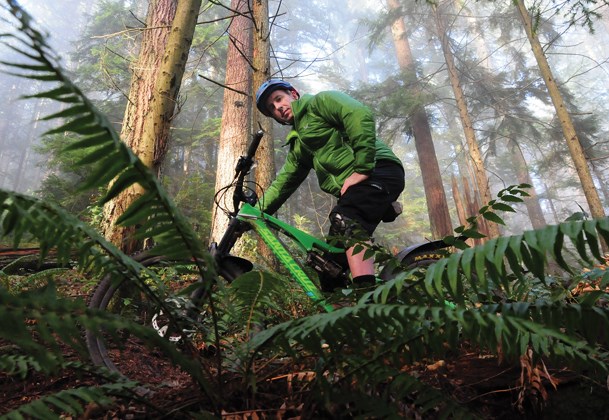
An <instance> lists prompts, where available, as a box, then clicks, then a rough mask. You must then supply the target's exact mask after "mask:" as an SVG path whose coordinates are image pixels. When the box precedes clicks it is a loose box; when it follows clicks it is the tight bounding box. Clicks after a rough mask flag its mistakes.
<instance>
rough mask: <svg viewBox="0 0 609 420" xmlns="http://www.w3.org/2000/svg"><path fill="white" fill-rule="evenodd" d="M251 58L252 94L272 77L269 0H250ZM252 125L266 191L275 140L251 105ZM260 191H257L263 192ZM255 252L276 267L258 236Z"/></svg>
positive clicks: (272, 173)
mask: <svg viewBox="0 0 609 420" xmlns="http://www.w3.org/2000/svg"><path fill="white" fill-rule="evenodd" d="M252 22H253V25H254V31H253V57H252V64H253V66H254V73H253V75H252V97H255V96H256V90H257V89H258V87H260V85H262V83H264V82H265V81H266V80H267V79H269V78H270V76H271V55H270V36H271V34H270V27H269V2H268V0H253V2H252ZM252 126H253V130H254V131H258V130H259V129H262V130H263V131H264V133H265V140H264V141H263V142H261V143H260V147H259V148H258V152H257V155H256V161H257V163H258V165H257V166H258V169H257V170H256V172H255V177H256V184H257V185H258V186H259V187H260V188H261V190H262V191H265V190H266V189H267V188H268V187H269V185H271V182H273V179H274V178H275V144H274V143H275V142H274V141H273V140H274V139H273V121H272V120H271V119H270V118H267V117H265V116H263V115H262V114H261V113H260V112H259V111H258V109H257V108H255V107H253V112H252ZM262 191H260V192H259V194H260V193H262ZM258 252H259V254H260V256H261V257H262V259H263V260H264V261H266V262H267V263H268V264H269V265H270V266H271V267H278V261H277V260H276V258H275V257H274V255H273V253H272V252H271V250H270V249H269V248H268V247H267V246H266V244H265V243H264V241H263V240H262V239H260V238H259V239H258Z"/></svg>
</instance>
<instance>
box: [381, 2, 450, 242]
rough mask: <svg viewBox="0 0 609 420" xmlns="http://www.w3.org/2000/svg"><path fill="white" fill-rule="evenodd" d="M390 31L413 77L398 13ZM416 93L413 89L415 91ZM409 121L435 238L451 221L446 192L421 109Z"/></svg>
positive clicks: (399, 57) (401, 61)
mask: <svg viewBox="0 0 609 420" xmlns="http://www.w3.org/2000/svg"><path fill="white" fill-rule="evenodd" d="M387 5H388V6H389V10H391V11H392V12H394V13H397V12H398V11H399V2H398V0H387ZM391 34H392V36H393V44H394V46H395V51H396V56H397V60H398V64H399V66H400V69H401V70H402V71H403V72H404V73H405V74H407V75H408V76H410V75H412V76H413V80H414V78H415V77H416V71H415V62H414V59H413V58H412V50H411V48H410V43H409V42H408V38H407V34H406V26H405V25H404V19H403V18H402V16H396V19H395V20H394V21H393V22H392V24H391ZM415 94H416V92H415ZM410 117H411V121H412V131H413V133H414V142H415V147H416V149H417V155H418V157H419V166H420V168H421V176H422V178H423V187H424V189H425V198H426V200H427V212H428V215H429V222H430V225H431V226H430V227H431V234H432V237H433V238H434V239H439V238H442V237H444V236H447V235H450V234H452V230H453V229H452V223H451V220H450V213H449V211H448V203H447V201H446V193H445V191H444V184H443V183H442V176H441V174H440V166H439V165H438V159H437V157H436V150H435V147H434V144H433V138H432V135H431V129H430V127H429V120H428V118H427V114H426V112H425V109H424V108H423V107H422V106H417V107H415V108H414V109H413V111H412V114H411V115H410Z"/></svg>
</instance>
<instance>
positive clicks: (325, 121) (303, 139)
mask: <svg viewBox="0 0 609 420" xmlns="http://www.w3.org/2000/svg"><path fill="white" fill-rule="evenodd" d="M292 112H293V114H294V127H293V129H292V130H291V131H290V133H289V134H288V137H287V143H286V144H288V145H289V146H290V150H289V152H288V156H287V159H286V162H285V164H284V165H283V167H282V168H281V170H280V171H279V173H278V174H277V178H276V179H275V181H273V183H272V184H271V185H270V186H269V188H268V189H267V190H266V192H265V193H264V196H263V197H262V199H261V200H260V205H261V206H262V208H263V210H264V211H265V212H267V213H269V214H273V213H275V212H276V211H277V210H278V209H279V208H280V207H281V206H282V205H283V203H284V202H285V201H286V200H287V199H288V198H289V197H290V196H291V195H292V193H294V191H295V190H296V189H297V188H298V186H299V185H300V184H301V183H302V182H303V181H304V180H305V178H306V177H307V175H308V174H309V172H310V170H311V169H313V170H315V173H316V175H317V179H318V181H319V186H320V187H321V189H322V190H323V191H325V192H327V193H330V194H332V195H334V196H335V197H337V198H338V197H339V196H340V190H341V187H342V185H343V183H344V182H345V179H347V177H349V175H351V174H352V173H353V172H357V173H361V174H368V173H371V172H372V170H373V169H374V166H375V163H376V161H377V160H379V159H386V160H391V161H394V162H396V163H398V164H399V165H401V164H402V163H401V162H400V160H399V159H398V157H397V156H396V155H395V154H394V153H393V152H392V151H391V149H390V148H389V147H388V146H387V145H386V144H384V143H383V142H381V141H380V140H378V139H377V138H376V127H375V123H374V118H373V116H372V112H371V111H370V110H369V109H368V108H367V107H365V106H364V105H362V104H361V103H360V102H358V101H356V100H355V99H353V98H351V97H350V96H348V95H346V94H344V93H341V92H336V91H328V92H321V93H318V94H317V95H315V96H313V95H302V96H301V97H300V98H299V99H297V100H295V101H293V102H292Z"/></svg>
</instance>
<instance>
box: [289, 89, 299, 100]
mask: <svg viewBox="0 0 609 420" xmlns="http://www.w3.org/2000/svg"><path fill="white" fill-rule="evenodd" d="M290 93H291V94H292V98H294V99H298V98H300V93H298V91H297V90H296V89H292V90H290Z"/></svg>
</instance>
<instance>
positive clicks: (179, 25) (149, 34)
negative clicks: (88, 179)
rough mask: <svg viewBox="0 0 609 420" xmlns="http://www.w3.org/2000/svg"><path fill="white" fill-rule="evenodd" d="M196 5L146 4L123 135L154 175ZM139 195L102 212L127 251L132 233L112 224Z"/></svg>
mask: <svg viewBox="0 0 609 420" xmlns="http://www.w3.org/2000/svg"><path fill="white" fill-rule="evenodd" d="M200 7H201V0H181V1H179V2H178V1H177V0H153V1H151V3H150V5H149V9H148V15H147V18H146V28H149V29H146V30H144V32H143V37H142V43H141V47H140V53H139V57H138V61H137V63H136V65H135V67H134V68H133V76H132V81H131V87H130V91H129V103H128V104H127V108H126V110H125V116H124V119H123V126H122V130H121V137H122V138H123V140H124V141H125V142H126V143H127V144H128V145H129V146H130V147H131V148H132V149H133V151H134V152H135V153H136V154H137V155H138V156H139V158H140V159H141V160H142V161H143V162H144V163H145V164H146V165H147V166H148V167H150V168H151V169H152V170H154V171H156V172H157V173H158V171H159V167H160V165H161V163H162V161H163V158H164V157H165V153H166V150H167V141H168V138H169V128H170V126H171V120H172V118H173V116H174V111H175V109H176V103H177V97H178V93H179V89H180V85H181V82H182V77H183V74H184V68H185V65H186V60H187V58H188V51H189V49H190V45H191V43H192V38H193V35H194V30H195V26H196V22H197V16H198V13H199V9H200ZM141 194H142V190H141V187H140V186H133V187H131V188H129V189H127V190H125V191H123V193H121V194H120V195H119V196H118V197H116V198H115V199H114V200H112V201H111V202H109V203H108V204H107V205H106V206H105V208H104V223H103V231H104V235H105V236H106V238H107V239H109V240H110V241H112V242H113V243H114V244H115V245H117V246H119V247H121V248H122V249H123V251H125V252H127V253H133V252H135V251H136V250H137V248H138V247H139V246H140V245H139V244H137V243H136V242H135V241H134V240H133V239H132V235H133V229H131V228H130V229H125V228H122V227H119V226H116V225H115V222H116V220H117V219H118V218H119V217H120V216H121V215H122V214H123V212H124V211H125V209H127V207H129V205H131V203H133V202H134V201H135V200H136V199H137V198H138V197H140V196H141Z"/></svg>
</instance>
